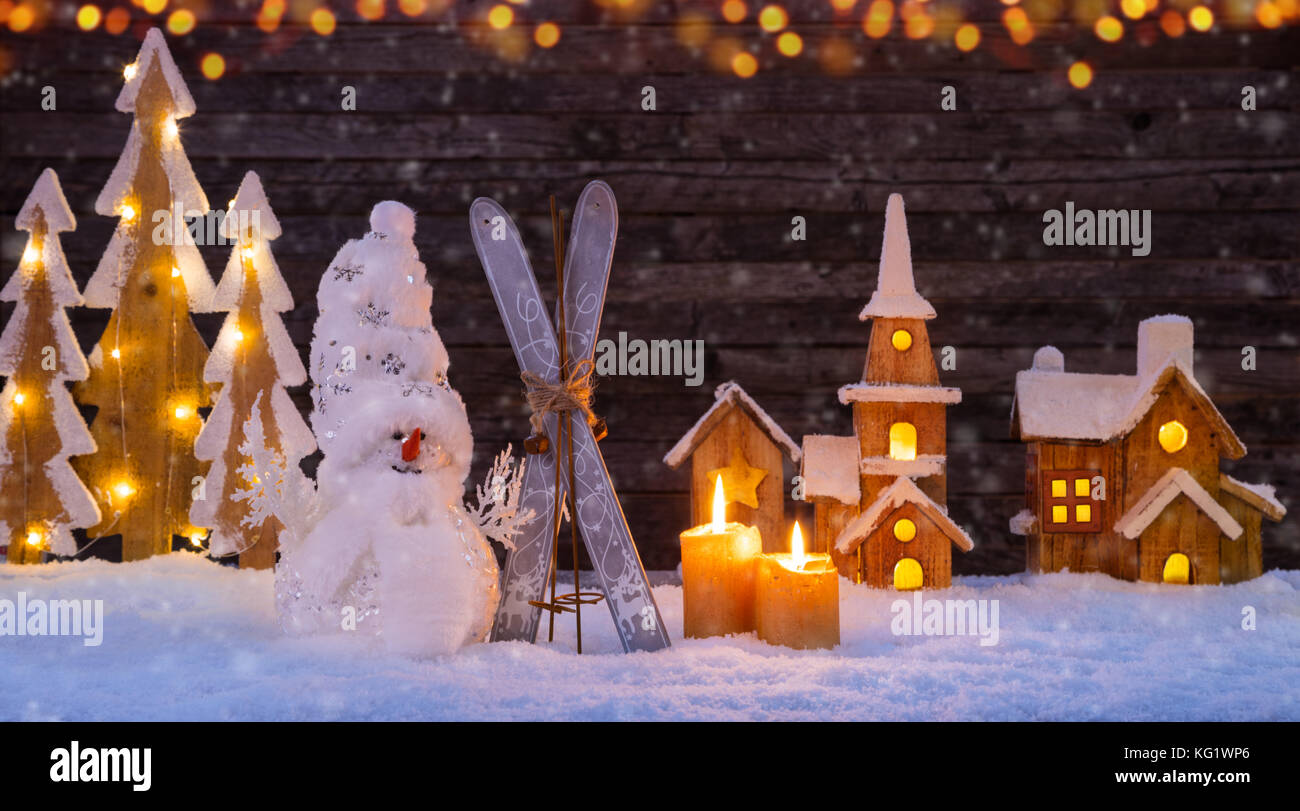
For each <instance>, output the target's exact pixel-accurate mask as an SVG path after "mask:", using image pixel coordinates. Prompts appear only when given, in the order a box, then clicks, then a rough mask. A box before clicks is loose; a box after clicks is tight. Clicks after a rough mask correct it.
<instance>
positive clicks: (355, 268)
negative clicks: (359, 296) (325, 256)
mask: <svg viewBox="0 0 1300 811" xmlns="http://www.w3.org/2000/svg"><path fill="white" fill-rule="evenodd" d="M333 270H334V281H336V282H337V281H338V280H340V279H342V280H344V281H348V282H350V281H352V280H353V279H355V278H356V277H358V276H361V275H363V274H364V273H365V272H366V270H365V268H364V267H362V266H361V265H341V266H339V267H336V268H333Z"/></svg>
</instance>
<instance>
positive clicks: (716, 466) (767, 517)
mask: <svg viewBox="0 0 1300 811" xmlns="http://www.w3.org/2000/svg"><path fill="white" fill-rule="evenodd" d="M783 457H789V458H790V460H791V461H792V462H794V463H795V464H798V463H799V460H800V458H801V457H802V451H801V450H800V448H799V446H798V445H797V444H795V441H794V440H793V439H791V438H790V436H789V435H788V434H787V433H786V432H785V431H784V430H782V428H781V426H780V425H778V424H777V423H776V421H775V420H773V419H772V418H771V417H770V416H769V415H768V414H767V412H766V411H764V410H763V409H762V408H761V407H760V406H759V405H758V403H757V402H755V401H754V399H753V398H752V397H750V396H749V394H748V393H746V392H745V390H744V389H743V388H741V387H740V385H739V384H738V383H736V382H735V381H729V382H727V383H723V384H722V385H720V386H718V387H717V389H716V390H715V391H714V402H713V405H712V406H710V407H709V409H708V411H706V412H704V415H703V416H701V417H700V419H699V420H698V421H697V422H696V423H695V425H694V426H692V427H691V429H690V430H689V431H687V432H686V433H685V434H684V435H683V436H682V438H681V439H679V440H678V441H677V444H676V445H674V446H673V448H672V449H671V450H670V451H668V453H667V454H666V455H665V456H664V464H666V465H668V466H669V467H670V468H673V469H674V470H676V469H677V468H679V467H681V466H682V464H683V463H685V462H686V460H687V459H690V460H691V525H692V526H701V525H704V524H707V523H709V521H710V520H711V518H712V515H713V488H714V484H715V481H716V480H717V478H718V477H719V476H721V477H722V486H723V492H724V494H725V497H726V501H727V503H728V504H729V505H730V507H729V509H728V517H729V519H730V520H731V521H733V522H736V523H739V524H745V525H748V526H754V527H757V528H758V531H759V534H760V535H761V537H762V539H763V551H765V552H781V551H784V550H785V549H786V543H785V533H786V529H785V526H786V524H785V474H784V472H783V468H784V459H783Z"/></svg>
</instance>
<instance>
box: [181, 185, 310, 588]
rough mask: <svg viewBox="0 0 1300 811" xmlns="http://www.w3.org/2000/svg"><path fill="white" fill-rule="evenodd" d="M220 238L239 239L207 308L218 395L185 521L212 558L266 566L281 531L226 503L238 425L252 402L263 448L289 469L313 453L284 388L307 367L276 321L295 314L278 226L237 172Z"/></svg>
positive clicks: (234, 484) (241, 504) (236, 484)
mask: <svg viewBox="0 0 1300 811" xmlns="http://www.w3.org/2000/svg"><path fill="white" fill-rule="evenodd" d="M225 233H226V236H228V237H230V238H232V239H235V240H237V242H236V244H235V247H234V250H233V251H231V254H230V262H229V263H228V264H227V265H226V272H225V274H224V275H223V276H222V277H221V282H220V283H219V284H218V285H217V291H216V297H215V300H214V307H215V308H216V309H219V310H223V311H228V312H229V313H230V315H228V316H227V317H226V322H225V324H224V325H223V326H222V328H221V334H220V335H218V336H217V343H216V345H215V346H214V347H213V348H212V355H211V357H209V358H208V363H207V366H206V367H204V370H203V379H204V380H206V381H207V382H209V383H215V384H220V385H221V386H222V389H221V394H220V397H219V398H218V400H217V404H216V406H215V407H214V408H213V409H212V414H211V415H210V416H209V417H208V420H207V422H206V423H205V424H204V426H203V430H202V431H200V432H199V436H198V439H197V440H196V441H195V443H194V452H195V455H196V456H198V457H199V458H200V459H204V460H211V461H212V467H211V468H210V469H209V471H208V476H207V478H206V487H205V491H206V492H205V494H204V498H202V499H196V500H195V502H194V506H193V507H192V508H191V509H190V520H191V521H193V522H194V523H195V524H198V525H199V526H205V527H211V528H212V534H211V539H210V541H209V550H210V551H211V553H212V554H213V555H214V556H224V555H232V554H236V553H238V554H239V565H240V566H242V567H247V568H257V569H269V568H272V567H274V566H275V552H276V547H277V539H278V537H279V533H280V530H281V529H283V526H282V525H281V524H280V522H279V521H278V520H277V519H275V518H274V517H271V518H268V519H266V521H265V522H264V523H262V524H261V525H260V526H258V527H247V526H244V525H243V523H242V522H243V519H244V518H245V516H246V515H248V512H249V509H250V508H249V502H248V501H235V500H233V499H232V496H233V495H234V493H235V491H236V490H240V489H245V488H247V487H248V486H249V483H248V482H245V481H243V477H242V476H241V475H240V474H239V473H238V472H237V471H238V469H239V467H240V466H241V465H242V464H244V463H245V462H246V461H247V460H246V459H245V458H244V455H243V454H242V453H240V452H239V445H240V443H241V442H243V439H244V424H245V422H247V421H248V419H249V417H250V416H251V414H252V411H253V404H254V403H255V402H258V399H259V397H260V402H261V406H260V408H259V409H258V410H259V412H260V414H261V421H262V433H263V436H265V438H266V447H267V448H268V449H270V450H271V451H273V452H275V453H277V454H279V455H281V456H282V457H283V458H284V461H285V463H286V464H288V465H294V464H297V463H298V461H299V460H300V459H302V457H304V456H306V455H307V454H309V453H311V452H312V451H314V450H315V449H316V439H315V437H314V436H313V435H312V432H311V429H310V428H308V427H307V423H306V422H304V421H303V419H302V417H301V416H300V415H299V413H298V410H297V408H295V407H294V405H293V402H292V401H291V400H290V399H289V395H288V394H286V393H285V390H284V387H285V386H297V385H301V384H302V383H304V382H306V380H307V370H306V369H305V368H303V365H302V361H301V360H300V359H299V357H298V351H297V349H295V348H294V345H293V341H292V340H290V338H289V333H288V332H287V331H285V328H284V324H283V323H281V321H280V317H279V315H278V313H283V312H288V311H289V310H292V309H293V298H292V296H291V295H290V294H289V288H288V286H287V285H286V284H285V283H284V279H283V277H281V276H280V270H279V268H277V267H276V265H275V259H274V258H273V257H272V256H271V249H270V245H269V244H268V243H269V241H270V240H272V239H275V238H276V237H278V236H279V235H280V223H279V222H277V221H276V219H275V214H274V213H272V211H271V207H270V205H269V204H268V203H267V201H266V195H265V193H264V192H263V191H262V183H261V181H260V180H259V179H258V177H257V175H256V174H255V173H253V172H249V173H248V174H246V175H244V181H243V183H241V184H240V186H239V193H238V194H236V195H235V199H234V201H233V202H232V205H231V210H230V212H229V213H228V214H227V215H226V220H225ZM268 403H269V406H268Z"/></svg>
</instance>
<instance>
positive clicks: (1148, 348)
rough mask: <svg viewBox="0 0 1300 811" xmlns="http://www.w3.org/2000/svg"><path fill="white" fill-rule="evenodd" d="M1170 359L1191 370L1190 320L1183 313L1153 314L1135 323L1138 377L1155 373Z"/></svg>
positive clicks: (1188, 370) (1189, 372)
mask: <svg viewBox="0 0 1300 811" xmlns="http://www.w3.org/2000/svg"><path fill="white" fill-rule="evenodd" d="M1170 360H1176V361H1178V362H1179V363H1181V364H1182V365H1183V368H1184V369H1186V370H1187V373H1188V374H1191V373H1192V320H1191V319H1190V318H1188V317H1187V316H1184V315H1157V316H1155V317H1153V318H1148V319H1147V320H1145V321H1143V322H1142V323H1141V324H1138V346H1137V373H1138V377H1147V376H1149V375H1153V374H1155V373H1156V372H1159V371H1160V370H1161V369H1162V368H1164V366H1165V365H1166V364H1168V363H1169V362H1170Z"/></svg>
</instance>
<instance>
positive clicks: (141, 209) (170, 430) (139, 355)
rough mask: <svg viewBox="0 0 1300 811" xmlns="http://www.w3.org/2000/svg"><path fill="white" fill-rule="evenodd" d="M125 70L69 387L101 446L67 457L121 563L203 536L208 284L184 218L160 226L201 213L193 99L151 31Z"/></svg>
mask: <svg viewBox="0 0 1300 811" xmlns="http://www.w3.org/2000/svg"><path fill="white" fill-rule="evenodd" d="M123 73H124V75H125V77H126V80H127V81H126V86H125V87H123V88H122V92H121V94H120V95H119V96H118V98H117V109H118V110H120V111H122V112H124V113H134V114H135V121H134V123H133V125H132V127H131V135H130V137H129V138H128V140H127V143H126V148H125V150H124V151H123V153H122V157H121V158H120V159H119V160H118V162H117V166H116V167H114V169H113V174H112V176H111V177H110V178H109V180H108V184H107V185H106V186H105V187H104V189H103V191H102V192H100V195H99V199H98V200H97V201H96V202H95V210H96V211H97V212H99V213H100V214H104V215H116V216H117V217H118V220H119V222H118V227H117V230H116V231H115V232H114V233H113V238H112V240H111V241H110V243H109V246H108V250H107V252H106V253H105V254H104V257H103V259H102V260H101V261H100V263H99V267H98V269H97V270H96V271H95V274H94V275H93V276H92V277H91V279H90V281H89V282H88V283H87V284H86V292H85V297H86V304H87V305H88V306H91V307H107V308H112V309H113V315H112V317H111V318H110V319H109V322H108V327H107V329H106V330H105V331H104V334H103V335H102V336H101V337H100V340H99V344H98V345H97V346H96V347H95V349H94V350H93V351H92V353H91V355H90V377H89V378H88V379H87V380H86V381H84V382H83V383H79V384H77V386H76V387H75V388H74V389H73V393H74V394H75V395H76V397H77V400H78V401H79V402H81V403H84V404H86V405H93V406H96V407H97V408H98V409H99V410H98V413H97V414H96V415H95V418H94V421H93V422H92V424H91V433H92V434H93V435H94V438H95V441H96V443H97V444H98V446H99V449H98V451H97V452H96V453H95V454H93V455H92V456H86V457H82V458H81V459H79V460H77V462H76V463H75V467H76V468H77V471H78V472H79V473H80V474H81V477H82V480H83V481H85V482H86V484H87V485H89V486H90V488H91V490H92V491H93V492H94V493H95V496H96V498H97V499H98V500H99V505H100V509H101V511H102V513H103V519H102V520H101V522H100V523H99V524H98V525H96V526H95V527H93V528H92V529H91V530H90V531H91V532H92V533H94V534H99V535H121V536H122V560H124V561H127V560H140V559H142V558H147V557H149V556H150V555H156V554H161V553H166V552H170V551H171V548H172V538H173V536H174V535H187V536H189V537H191V538H196V537H201V535H202V532H201V531H200V530H198V529H197V528H195V527H194V526H192V525H191V524H190V522H189V520H188V514H189V509H190V501H191V493H192V492H193V491H196V490H198V491H200V492H201V490H202V487H201V479H200V478H199V475H200V473H201V472H202V471H201V470H200V466H199V462H198V460H197V459H196V458H195V457H194V438H195V436H196V435H197V434H198V432H199V427H200V420H199V415H198V409H199V408H202V407H205V406H207V405H208V403H209V395H208V389H207V387H206V386H205V385H204V383H203V378H202V373H203V364H204V361H205V360H207V355H208V352H207V348H206V347H205V346H204V344H203V340H202V338H200V337H199V334H198V332H197V331H196V330H195V329H194V324H193V322H192V321H191V320H190V312H191V311H195V312H201V311H206V310H210V309H211V302H212V293H213V290H212V279H211V278H210V277H209V276H208V271H207V268H206V267H204V264H203V258H202V257H201V256H200V255H199V252H198V249H197V248H196V247H195V246H194V245H193V244H192V242H191V241H190V240H189V239H187V238H186V234H185V230H184V224H183V222H176V221H175V219H176V218H175V217H174V216H172V217H170V219H171V220H172V221H171V222H170V225H171V226H172V227H171V228H168V227H166V226H167V225H168V224H169V223H168V219H169V218H168V217H164V216H163V215H162V212H169V213H171V214H174V212H175V210H176V209H178V208H179V209H181V210H183V211H184V213H185V215H186V216H191V217H193V216H202V215H206V214H207V212H208V201H207V198H206V197H205V196H204V194H203V190H202V189H201V188H200V187H199V184H198V181H197V180H196V179H195V178H194V172H193V170H192V169H191V168H190V164H189V160H188V159H187V158H186V157H185V152H184V150H183V149H182V148H181V143H180V134H179V130H178V128H177V125H176V122H177V120H178V119H181V118H184V117H186V116H189V115H192V114H193V113H194V100H193V99H192V98H191V97H190V93H189V90H188V89H187V88H186V87H185V83H184V81H182V79H181V76H180V72H179V71H177V69H176V64H175V63H174V62H173V61H172V57H171V54H170V53H169V52H168V51H167V46H166V44H165V43H164V42H163V37H162V34H161V33H159V32H158V31H157V30H156V29H155V30H151V31H149V33H148V35H146V37H145V40H144V44H143V45H142V46H141V48H140V55H139V57H138V58H137V59H136V61H135V62H134V63H133V64H131V65H128V66H127V67H126V69H125V70H124V72H123Z"/></svg>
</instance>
